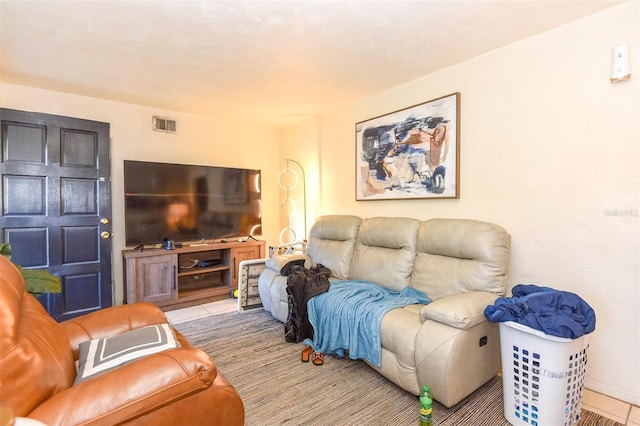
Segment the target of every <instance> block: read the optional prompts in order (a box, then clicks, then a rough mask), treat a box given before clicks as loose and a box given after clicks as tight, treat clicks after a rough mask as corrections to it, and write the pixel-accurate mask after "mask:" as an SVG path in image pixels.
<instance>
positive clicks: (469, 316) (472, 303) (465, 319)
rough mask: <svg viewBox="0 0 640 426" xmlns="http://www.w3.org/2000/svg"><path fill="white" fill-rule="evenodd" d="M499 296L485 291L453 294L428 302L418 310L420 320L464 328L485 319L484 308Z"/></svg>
mask: <svg viewBox="0 0 640 426" xmlns="http://www.w3.org/2000/svg"><path fill="white" fill-rule="evenodd" d="M498 297H499V296H498V295H497V294H495V293H489V292H486V291H471V292H468V293H459V294H454V295H453V296H448V297H444V298H442V299H438V300H436V301H434V302H431V303H429V304H428V305H426V306H425V307H423V308H422V309H421V310H420V320H421V321H422V322H424V321H426V320H433V321H437V322H440V323H443V324H446V325H449V326H451V327H455V328H459V329H462V330H466V329H468V328H471V327H473V326H475V325H477V324H479V323H481V322H482V321H486V318H485V316H484V309H485V308H486V307H487V306H488V305H492V304H493V303H494V302H495V301H496V299H497V298H498Z"/></svg>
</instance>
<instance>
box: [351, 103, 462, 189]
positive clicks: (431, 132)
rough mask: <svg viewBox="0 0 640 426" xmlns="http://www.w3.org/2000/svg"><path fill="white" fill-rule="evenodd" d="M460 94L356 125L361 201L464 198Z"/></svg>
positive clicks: (357, 180)
mask: <svg viewBox="0 0 640 426" xmlns="http://www.w3.org/2000/svg"><path fill="white" fill-rule="evenodd" d="M459 166H460V93H459V92H455V93H452V94H449V95H446V96H442V97H440V98H437V99H432V100H430V101H427V102H424V103H421V104H418V105H414V106H411V107H408V108H405V109H401V110H398V111H394V112H391V113H389V114H385V115H381V116H378V117H374V118H371V119H368V120H366V121H361V122H359V123H356V201H374V200H401V199H443V198H445V199H446V198H454V199H457V198H460V170H459V168H460V167H459Z"/></svg>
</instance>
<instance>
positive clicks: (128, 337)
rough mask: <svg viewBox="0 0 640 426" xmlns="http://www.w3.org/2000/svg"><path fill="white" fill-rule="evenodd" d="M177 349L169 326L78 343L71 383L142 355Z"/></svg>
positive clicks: (141, 329) (151, 327)
mask: <svg viewBox="0 0 640 426" xmlns="http://www.w3.org/2000/svg"><path fill="white" fill-rule="evenodd" d="M179 346H180V344H179V343H178V341H177V340H176V335H175V333H174V332H173V329H172V328H171V326H170V325H169V324H158V325H151V326H148V327H143V328H139V329H136V330H132V331H128V332H126V333H122V334H118V335H115V336H111V337H104V338H101V339H93V340H89V341H86V342H82V343H80V357H79V360H78V375H77V376H76V380H75V383H80V382H82V381H84V380H87V379H88V378H90V377H93V376H96V375H99V374H102V373H105V372H107V371H109V370H112V369H114V368H116V367H119V366H120V365H122V364H125V363H127V362H130V361H133V360H135V359H138V358H142V357H143V356H147V355H151V354H154V353H157V352H161V351H164V350H167V349H174V348H177V347H179Z"/></svg>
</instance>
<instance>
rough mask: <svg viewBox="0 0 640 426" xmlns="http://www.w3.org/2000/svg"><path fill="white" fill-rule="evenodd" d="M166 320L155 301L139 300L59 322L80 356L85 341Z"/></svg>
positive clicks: (162, 322)
mask: <svg viewBox="0 0 640 426" xmlns="http://www.w3.org/2000/svg"><path fill="white" fill-rule="evenodd" d="M166 322H167V318H166V317H165V316H164V313H163V312H162V310H160V308H158V307H157V306H156V305H154V304H152V303H146V302H138V303H132V304H131V305H122V306H115V307H112V308H107V309H102V310H100V311H96V312H93V313H90V314H88V315H83V316H79V317H77V318H73V319H70V320H67V321H64V322H61V323H60V325H61V326H62V329H63V330H64V331H65V332H66V333H67V336H68V337H69V342H70V343H71V349H73V354H74V357H75V359H78V347H79V346H80V343H82V342H86V341H87V340H92V339H99V338H102V337H108V336H113V335H116V334H121V333H125V332H127V331H131V330H135V329H138V328H142V327H146V326H148V325H155V324H164V323H166Z"/></svg>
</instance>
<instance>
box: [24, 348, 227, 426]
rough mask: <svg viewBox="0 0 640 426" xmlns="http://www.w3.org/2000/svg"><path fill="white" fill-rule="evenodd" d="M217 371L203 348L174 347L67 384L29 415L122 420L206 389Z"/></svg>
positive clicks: (63, 420)
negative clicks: (70, 385)
mask: <svg viewBox="0 0 640 426" xmlns="http://www.w3.org/2000/svg"><path fill="white" fill-rule="evenodd" d="M216 375H217V371H216V367H215V364H214V362H213V361H212V360H211V358H209V356H208V355H207V354H206V353H204V352H203V351H201V350H199V349H197V348H178V349H172V350H168V351H164V352H159V353H156V354H153V355H149V356H147V357H144V358H141V359H139V360H137V361H134V362H131V363H129V364H124V365H122V366H120V367H118V368H116V369H114V370H112V371H109V372H107V373H104V374H102V375H100V376H96V377H94V378H91V379H89V380H86V381H84V382H81V383H79V384H77V385H74V386H72V387H70V388H68V389H65V390H64V391H62V392H60V393H58V394H56V395H54V396H53V397H51V398H49V399H47V400H46V401H45V402H43V403H42V404H40V405H39V406H38V407H36V409H35V410H33V411H32V412H31V413H30V414H29V417H31V418H35V419H37V420H40V421H42V422H44V423H45V424H49V425H63V424H69V425H71V424H121V423H124V422H126V421H128V420H131V419H134V418H136V417H138V416H140V415H142V414H145V413H147V412H149V411H153V410H155V409H157V408H159V407H162V406H164V405H167V404H170V403H172V402H174V401H177V400H180V399H182V398H185V397H187V396H189V395H191V394H193V393H196V392H199V391H202V390H204V389H206V388H208V387H209V386H210V385H211V383H212V382H213V381H214V379H215V377H216ZM212 403H215V402H212Z"/></svg>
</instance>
